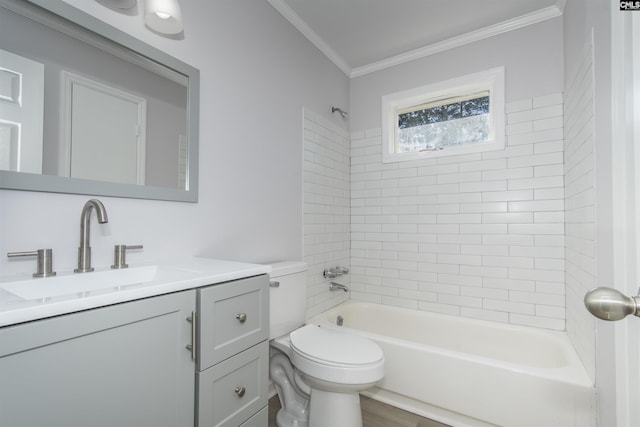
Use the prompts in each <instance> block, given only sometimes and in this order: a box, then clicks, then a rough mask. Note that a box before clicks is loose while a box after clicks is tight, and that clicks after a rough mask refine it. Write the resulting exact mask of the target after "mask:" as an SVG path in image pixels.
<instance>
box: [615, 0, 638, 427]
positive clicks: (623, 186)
mask: <svg viewBox="0 0 640 427" xmlns="http://www.w3.org/2000/svg"><path fill="white" fill-rule="evenodd" d="M639 25H640V20H638V17H637V16H635V14H634V13H626V12H623V13H621V12H620V11H619V10H618V7H617V4H612V8H611V107H612V108H611V122H612V128H611V138H612V140H611V141H612V142H611V150H612V159H611V160H612V164H613V168H612V185H611V188H612V203H613V209H612V210H613V263H614V265H613V267H614V277H613V280H614V287H615V288H616V289H618V290H620V291H621V292H622V293H624V294H626V295H636V294H637V292H638V290H637V288H636V287H637V281H638V277H639V273H638V262H637V260H638V248H639V243H638V239H639V238H640V229H639V228H638V227H639V218H638V214H637V213H638V211H639V204H640V181H639V179H640V176H639V175H638V174H637V173H636V169H637V167H638V165H640V153H639V152H638V151H639V149H640V132H639V131H640V126H639V124H638V119H637V112H636V110H635V109H636V108H638V107H639V106H640V97H639V96H638V85H639V84H640V77H639V76H638V75H637V74H638V70H640V58H639V56H640V55H638V49H639V47H638V45H637V44H636V43H637V40H638V39H637V37H640V27H639ZM630 86H633V91H630V90H629V87H630ZM636 322H638V320H637V319H635V320H634V319H626V320H624V321H620V322H616V323H615V325H614V351H615V384H616V385H615V387H616V421H617V424H618V425H621V426H623V425H624V426H627V425H629V426H630V425H638V422H640V411H639V410H638V407H637V401H638V396H639V394H640V391H639V390H638V385H639V384H640V381H639V380H638V377H637V375H638V369H639V368H640V366H639V361H638V351H639V347H640V343H639V341H640V338H638V323H636Z"/></svg>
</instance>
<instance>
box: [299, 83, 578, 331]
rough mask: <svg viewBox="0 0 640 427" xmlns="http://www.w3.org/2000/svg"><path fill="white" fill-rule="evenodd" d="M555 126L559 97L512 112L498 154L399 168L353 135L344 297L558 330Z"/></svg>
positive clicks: (376, 139) (559, 140)
mask: <svg viewBox="0 0 640 427" xmlns="http://www.w3.org/2000/svg"><path fill="white" fill-rule="evenodd" d="M563 122H564V118H563V98H562V94H551V95H549V96H543V97H539V98H533V99H527V100H522V101H518V102H513V103H510V104H508V105H507V147H506V149H505V150H501V151H492V152H486V153H476V154H466V155H460V156H450V157H439V158H437V159H424V160H416V161H409V162H400V163H382V154H381V148H382V144H381V130H380V129H368V130H364V131H359V132H353V133H352V134H351V271H352V274H351V286H352V294H351V298H352V299H357V300H362V301H372V302H377V303H382V304H388V305H395V306H401V307H408V308H413V309H419V310H428V311H436V312H441V313H448V314H453V315H458V316H465V317H472V318H479V319H486V320H493V321H499V322H505V323H516V324H522V325H529V326H535V327H542V328H549V329H557V330H563V329H564V328H565V284H564V282H565V277H564V276H565V255H564V245H565V238H564V235H565V229H564V189H565V186H564V178H565V175H564V173H565V172H564V166H563V162H564V158H563V155H564V153H563V134H564V132H563ZM340 184H342V182H340ZM305 247H306V245H305Z"/></svg>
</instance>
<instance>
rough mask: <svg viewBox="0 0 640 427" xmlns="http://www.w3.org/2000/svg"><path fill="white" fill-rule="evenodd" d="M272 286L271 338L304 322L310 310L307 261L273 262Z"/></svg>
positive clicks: (270, 296)
mask: <svg viewBox="0 0 640 427" xmlns="http://www.w3.org/2000/svg"><path fill="white" fill-rule="evenodd" d="M269 276H270V282H271V286H270V287H269V313H270V314H269V339H273V338H277V337H280V336H282V335H285V334H288V333H289V332H291V331H293V330H294V329H297V328H298V327H300V326H302V325H303V324H304V320H305V319H304V318H305V313H306V309H307V264H306V263H304V262H294V261H287V262H278V263H274V264H271V274H270V275H269Z"/></svg>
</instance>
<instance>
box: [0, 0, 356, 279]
mask: <svg viewBox="0 0 640 427" xmlns="http://www.w3.org/2000/svg"><path fill="white" fill-rule="evenodd" d="M68 3H70V4H73V5H74V6H76V7H78V8H80V9H82V10H84V11H86V12H88V13H90V14H92V15H94V16H96V17H98V18H100V19H102V20H104V21H106V22H108V23H110V24H112V25H114V26H116V27H118V28H120V29H121V30H124V31H126V32H128V33H130V34H132V35H133V36H134V37H137V38H140V39H142V40H144V41H145V42H147V43H149V44H151V45H153V46H155V47H157V48H159V49H161V50H163V51H165V52H167V53H169V54H171V55H173V56H176V57H178V58H179V59H180V60H182V61H184V62H187V63H189V64H191V65H193V66H195V67H196V68H198V69H200V72H201V105H200V123H201V127H200V177H199V179H200V197H199V202H198V203H197V204H190V203H175V202H161V201H147V200H132V199H121V198H110V197H101V198H100V199H101V200H102V201H103V202H104V204H105V206H106V208H107V210H108V213H109V219H110V221H109V223H108V224H105V225H98V224H97V222H95V220H93V226H92V240H91V243H92V247H93V260H94V264H95V265H96V266H101V265H102V266H108V265H110V264H111V262H112V259H111V258H112V257H113V245H114V244H118V243H130V244H134V243H141V244H144V250H143V251H141V252H137V253H135V254H134V253H133V252H132V253H131V254H130V255H129V256H128V259H127V260H128V262H129V264H130V265H135V264H136V263H138V262H141V261H143V260H150V261H155V260H158V259H163V258H170V257H173V256H192V255H200V256H209V257H216V258H224V259H235V260H244V261H253V262H269V261H274V260H285V259H293V260H300V259H301V258H302V188H301V187H302V126H303V118H302V111H303V107H308V108H310V109H312V110H313V111H316V112H318V114H320V115H325V117H326V119H327V120H329V121H332V122H334V121H335V123H336V125H337V126H340V127H343V128H345V129H346V124H344V123H343V122H342V120H341V119H338V118H336V117H332V116H331V113H330V111H329V109H330V106H331V105H339V106H341V107H343V108H345V109H346V110H349V105H348V87H349V81H348V78H347V77H346V76H345V75H344V74H343V73H342V72H341V71H340V70H339V69H338V68H337V67H335V65H333V63H331V62H330V61H329V60H328V59H326V57H324V55H322V54H321V53H320V52H319V51H318V50H317V49H316V48H315V47H313V45H312V44H311V43H310V42H309V41H308V40H307V39H305V38H304V37H303V36H302V35H301V34H300V33H299V32H298V31H297V30H295V29H294V28H293V27H292V26H291V25H290V24H289V23H288V22H287V21H286V20H285V19H284V18H283V17H282V16H281V15H280V14H279V13H277V12H276V11H275V10H274V9H273V8H272V7H271V6H270V5H269V4H268V3H267V2H263V1H255V0H223V1H215V2H211V1H209V0H193V1H186V2H181V5H182V12H183V17H184V23H185V32H184V35H183V37H182V38H180V39H171V38H166V37H161V36H159V35H157V34H154V33H152V32H150V31H149V30H147V29H146V28H145V27H144V23H143V18H142V7H143V5H142V2H138V6H137V7H138V10H137V11H136V12H135V13H132V14H121V13H118V12H116V11H114V10H111V9H108V8H106V7H104V6H102V5H101V4H100V3H99V2H93V1H91V2H87V1H85V0H73V1H71V0H69V1H68ZM89 198H90V197H89V196H76V195H62V194H48V193H38V192H24V191H9V190H0V253H6V252H10V251H16V250H26V249H36V248H45V247H47V248H53V251H54V268H56V269H59V270H61V269H68V268H72V267H73V266H74V264H75V263H76V257H77V246H78V239H79V224H78V223H79V217H80V211H81V209H82V206H83V205H84V203H85V202H86V200H88V199H89ZM45 215H46V216H45ZM34 266H35V261H33V260H29V259H22V260H16V259H11V260H8V259H7V258H6V257H0V274H7V273H15V272H31V271H32V269H33V268H34Z"/></svg>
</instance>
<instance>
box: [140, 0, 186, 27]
mask: <svg viewBox="0 0 640 427" xmlns="http://www.w3.org/2000/svg"><path fill="white" fill-rule="evenodd" d="M144 22H145V24H146V25H147V27H149V28H151V29H152V30H154V31H157V32H159V33H162V34H178V33H180V32H182V30H183V26H182V11H181V10H180V4H179V3H178V0H145V4H144Z"/></svg>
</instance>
